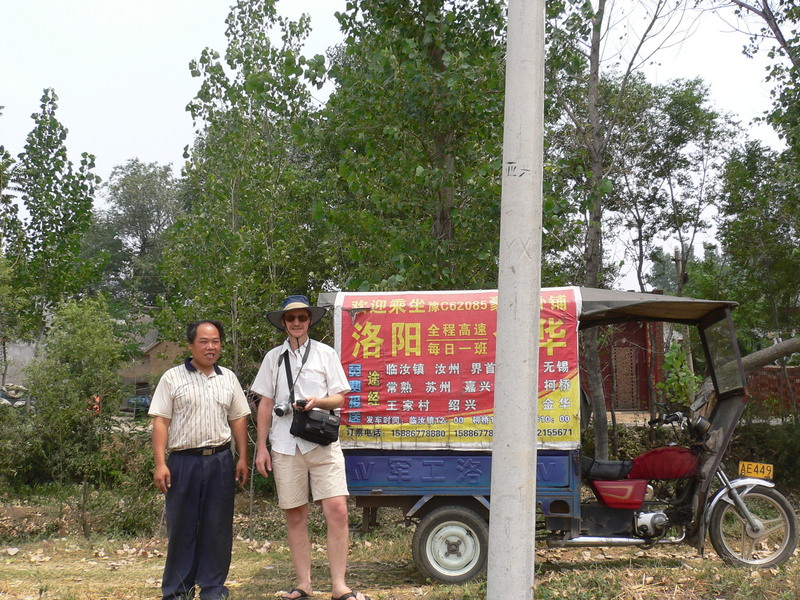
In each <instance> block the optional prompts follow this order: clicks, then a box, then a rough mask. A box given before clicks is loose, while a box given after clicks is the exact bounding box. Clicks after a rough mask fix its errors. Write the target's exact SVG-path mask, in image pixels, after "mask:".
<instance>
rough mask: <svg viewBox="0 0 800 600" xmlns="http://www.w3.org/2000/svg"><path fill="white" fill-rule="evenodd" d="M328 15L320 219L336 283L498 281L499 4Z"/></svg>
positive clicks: (442, 1) (361, 2)
mask: <svg viewBox="0 0 800 600" xmlns="http://www.w3.org/2000/svg"><path fill="white" fill-rule="evenodd" d="M337 16H338V18H339V22H340V24H341V27H342V30H343V32H344V33H345V35H346V43H345V44H344V45H343V46H342V47H340V48H338V49H337V50H336V52H334V53H333V54H332V65H331V68H330V77H331V79H332V80H333V82H334V83H335V86H336V88H335V91H334V92H333V94H332V95H331V97H330V99H329V101H328V103H327V105H326V107H325V109H324V111H323V114H322V119H321V124H320V130H321V136H322V144H323V148H322V151H321V153H320V155H319V156H318V159H319V160H321V161H324V162H325V168H326V169H327V171H328V173H329V174H330V175H331V176H332V180H331V183H330V187H329V189H328V190H327V193H326V194H324V195H323V197H321V198H319V199H317V204H316V210H317V212H316V215H317V216H318V217H319V218H324V219H325V220H326V223H328V224H329V225H332V226H334V227H336V230H337V235H338V237H339V238H340V240H341V242H342V245H343V247H342V251H341V252H340V253H339V255H338V256H339V259H340V260H341V261H342V264H343V265H344V272H343V275H344V279H343V280H342V281H341V284H342V285H343V286H344V287H346V288H349V289H352V288H357V287H361V288H364V289H366V288H369V287H421V288H431V289H441V288H460V287H465V288H471V287H487V286H489V287H491V286H494V285H496V278H497V265H496V261H497V247H498V237H499V200H500V188H499V177H498V173H499V161H500V157H501V146H502V140H501V133H502V107H503V93H502V91H503V87H504V83H503V81H504V78H503V75H504V63H505V61H504V52H505V39H504V30H505V14H504V7H503V3H502V2H499V1H490V2H486V1H483V2H476V1H472V0H469V1H466V0H462V1H448V0H415V1H413V2H404V3H400V4H398V3H389V2H383V1H380V0H356V1H354V2H349V3H348V5H347V10H346V11H345V12H344V13H339V14H338V15H337Z"/></svg>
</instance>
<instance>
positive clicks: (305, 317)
mask: <svg viewBox="0 0 800 600" xmlns="http://www.w3.org/2000/svg"><path fill="white" fill-rule="evenodd" d="M295 319H297V320H298V321H300V322H301V323H305V322H306V321H308V315H306V314H302V313H301V314H299V315H284V316H283V320H284V321H285V322H287V323H294V321H295Z"/></svg>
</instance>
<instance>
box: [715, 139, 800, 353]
mask: <svg viewBox="0 0 800 600" xmlns="http://www.w3.org/2000/svg"><path fill="white" fill-rule="evenodd" d="M718 206H719V211H720V212H719V239H720V240H721V243H722V249H723V252H724V253H725V255H726V256H727V258H728V260H729V261H730V264H731V269H733V271H734V272H736V273H737V284H738V285H737V287H736V293H737V296H738V297H736V300H737V301H739V302H740V303H742V304H743V305H744V304H747V305H749V306H750V307H751V309H750V310H753V311H754V313H755V314H753V316H754V317H757V320H755V321H752V322H751V323H750V327H751V328H761V329H762V330H766V331H770V332H772V334H773V335H774V336H777V337H778V338H782V339H786V338H788V337H791V336H792V335H793V331H796V328H797V326H798V324H799V323H798V318H797V311H798V303H799V302H800V274H798V270H797V268H796V265H797V263H798V261H800V250H799V249H800V175H798V171H797V159H796V155H795V154H794V152H792V151H791V150H787V151H784V152H782V153H778V152H775V151H773V150H769V149H767V148H765V147H764V146H763V145H762V144H761V143H759V142H749V143H748V144H746V145H745V146H744V148H742V149H740V150H736V151H734V152H733V154H732V155H731V158H730V160H729V161H728V164H727V167H726V169H725V173H724V177H723V184H722V187H721V190H720V193H719V197H718Z"/></svg>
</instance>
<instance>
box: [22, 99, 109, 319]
mask: <svg viewBox="0 0 800 600" xmlns="http://www.w3.org/2000/svg"><path fill="white" fill-rule="evenodd" d="M57 101H58V96H56V94H55V92H54V91H53V90H52V89H47V90H45V92H44V95H43V96H42V103H41V110H40V112H38V113H34V114H33V115H32V118H33V120H34V123H35V126H34V129H33V130H32V131H31V132H30V134H29V135H28V138H27V141H26V144H25V150H24V152H22V153H21V154H20V155H19V157H18V158H19V160H18V161H17V163H16V164H15V165H14V167H13V169H12V171H11V177H10V179H11V184H12V186H13V191H14V192H15V193H16V194H17V195H18V198H19V200H20V201H21V203H22V205H23V206H24V208H25V211H26V213H27V215H28V217H27V218H26V219H25V221H24V223H23V227H19V226H16V225H14V226H13V231H10V232H7V233H12V234H13V237H9V239H8V240H7V244H8V246H7V254H8V255H9V257H10V258H11V261H12V264H13V267H14V269H15V272H16V274H17V278H18V280H17V284H16V285H17V286H18V287H19V288H28V290H29V291H30V294H29V300H30V303H29V306H28V307H27V309H26V313H27V314H28V316H29V318H30V328H31V330H32V331H38V332H40V331H42V328H43V324H44V318H45V315H46V313H47V310H48V309H49V307H51V306H52V305H54V304H55V303H57V302H59V301H60V300H62V299H64V298H68V297H70V296H71V295H74V294H76V293H78V292H80V291H81V290H82V289H83V288H84V286H85V285H86V283H87V282H88V281H90V280H91V279H92V278H93V277H94V276H95V274H94V272H93V270H92V269H91V268H90V267H89V265H87V264H85V263H83V262H81V261H80V260H77V258H78V256H79V253H80V248H81V240H82V237H83V234H84V233H85V232H86V230H87V229H88V227H89V223H90V220H91V209H92V201H93V197H94V193H95V189H96V186H97V184H98V183H99V178H98V177H97V176H96V175H94V174H93V173H92V169H93V168H94V157H93V156H92V155H90V154H87V153H85V152H84V153H83V154H82V155H81V162H80V165H78V166H77V167H75V166H74V165H73V163H72V161H70V160H69V158H68V156H67V148H66V146H65V141H66V138H67V129H66V128H65V127H64V126H63V125H62V124H61V123H60V122H59V121H58V119H57V118H56V109H57V108H58V104H57Z"/></svg>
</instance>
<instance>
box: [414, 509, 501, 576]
mask: <svg viewBox="0 0 800 600" xmlns="http://www.w3.org/2000/svg"><path fill="white" fill-rule="evenodd" d="M488 546H489V524H488V523H487V522H486V521H485V520H484V519H483V518H482V517H481V516H480V515H479V514H478V513H476V512H475V511H473V510H471V509H469V508H465V507H463V506H443V507H441V508H437V509H436V510H433V511H431V512H430V513H428V514H427V515H426V516H425V517H423V519H422V520H421V521H420V522H419V525H417V529H416V531H415V532H414V541H413V543H412V553H413V555H414V562H415V563H416V565H417V568H418V569H419V570H420V572H421V573H422V574H423V576H425V577H426V578H430V579H434V580H436V581H441V582H443V583H462V582H464V581H469V580H470V579H472V578H473V577H475V576H477V575H478V574H479V573H481V571H483V570H484V569H485V568H486V559H487V556H488Z"/></svg>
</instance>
